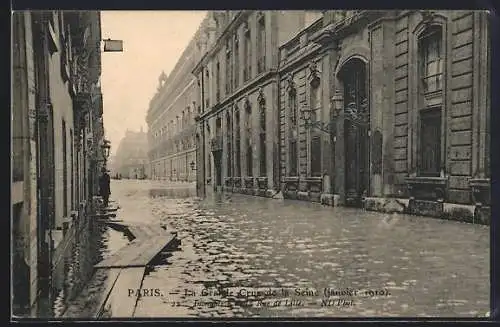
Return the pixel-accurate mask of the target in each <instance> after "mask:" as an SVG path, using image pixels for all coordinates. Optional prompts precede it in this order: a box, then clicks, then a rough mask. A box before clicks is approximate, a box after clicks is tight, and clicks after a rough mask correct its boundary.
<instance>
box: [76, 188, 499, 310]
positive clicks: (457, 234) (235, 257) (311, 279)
mask: <svg viewBox="0 0 500 327" xmlns="http://www.w3.org/2000/svg"><path fill="white" fill-rule="evenodd" d="M194 193H195V190H194V186H193V185H192V184H181V183H177V184H175V183H172V184H169V185H168V186H166V185H165V184H162V183H158V182H151V181H137V180H120V181H116V180H114V181H112V198H113V200H115V201H116V202H117V203H118V205H119V206H120V207H121V208H120V210H119V212H118V216H117V219H121V220H123V221H125V222H130V223H135V224H137V223H148V224H158V223H160V224H164V225H166V226H167V230H168V229H171V230H176V231H177V232H178V236H179V238H180V239H181V242H182V243H181V245H180V247H179V248H178V249H177V250H176V251H174V252H173V253H171V254H170V255H165V256H164V257H163V259H162V258H160V259H159V260H158V262H157V266H155V267H154V269H153V270H152V271H151V272H149V274H147V275H146V276H145V278H144V281H143V283H142V287H141V288H142V289H152V290H154V289H159V290H160V292H161V295H159V296H149V295H148V294H146V296H142V297H141V298H140V299H139V300H138V301H137V307H136V309H135V313H134V316H135V317H180V316H184V317H221V316H222V317H224V316H229V317H231V316H233V317H249V316H264V317H266V316H267V317H272V316H280V317H283V316H289V317H292V316H302V317H320V316H330V317H336V316H469V317H470V316H474V315H477V314H481V313H483V314H484V313H485V312H487V311H488V310H489V308H488V307H489V288H490V287H489V251H488V248H489V229H488V228H487V227H486V226H481V225H472V224H463V223H457V222H453V221H446V220H438V219H432V218H424V217H419V216H403V215H384V214H380V213H372V212H364V211H361V210H359V209H348V208H340V207H338V208H331V207H323V206H321V205H318V204H314V203H308V202H296V201H285V202H283V201H282V200H281V201H280V200H271V199H267V198H259V197H249V196H243V195H236V194H232V195H230V196H227V195H223V196H222V197H219V198H215V199H207V200H205V201H203V202H199V201H198V200H197V199H195V197H194ZM115 233H116V232H115ZM120 239H123V238H117V237H115V240H114V241H112V242H115V243H116V244H117V243H120V242H121V246H123V245H124V244H126V242H123V241H120ZM110 241H111V239H110ZM116 244H115V245H113V244H109V245H107V246H108V247H110V246H111V247H112V246H115V247H119V246H120V245H119V244H118V245H116ZM464 258H467V260H466V262H467V263H466V264H464ZM327 287H329V288H331V289H332V290H335V289H337V290H348V289H356V290H360V291H361V290H368V289H370V290H381V291H382V295H376V296H373V294H371V295H370V296H368V295H367V296H364V295H363V296H352V297H350V298H349V296H347V297H344V299H345V300H346V302H345V305H340V306H338V305H326V304H325V303H326V302H325V303H323V305H322V302H321V300H322V298H324V289H325V288H327ZM242 288H243V289H246V290H247V293H248V292H254V291H255V290H257V288H262V289H268V288H271V289H281V288H287V289H290V290H291V295H290V296H289V297H288V299H287V301H288V304H293V305H290V306H287V305H284V303H285V302H283V304H282V305H280V306H277V307H262V306H263V305H265V301H264V302H259V300H266V297H265V296H261V295H260V294H247V295H246V297H247V298H246V299H245V300H246V301H248V300H252V301H253V302H252V303H254V304H253V305H248V304H246V303H245V302H244V301H243V300H242V296H241V295H242V294H241V293H240V294H232V295H230V294H224V293H222V294H215V295H214V294H208V295H206V294H205V296H203V297H200V296H193V292H194V293H195V294H197V295H200V294H201V291H202V290H203V289H234V290H241V289H242ZM295 289H300V290H301V291H305V293H307V292H308V291H312V290H319V291H320V293H321V294H319V295H316V294H313V293H310V294H306V296H299V297H294V296H293V294H294V290H295ZM384 292H388V294H383V293H384ZM151 293H153V292H151ZM334 298H335V297H332V299H334ZM294 300H295V301H299V300H300V301H301V302H300V301H299V302H292V301H294ZM81 301H83V302H85V301H88V299H85V298H83V299H81ZM283 301H285V299H283ZM349 301H352V302H349ZM331 302H332V303H333V301H331ZM213 303H217V304H216V305H213ZM259 303H260V304H259ZM335 303H337V302H335ZM79 305H80V306H81V305H83V303H78V302H76V303H73V304H72V305H70V308H69V310H68V312H71V311H73V312H74V313H75V314H78V312H79V311H78V310H75V308H77V307H78V306H79ZM71 306H73V308H72V307H71ZM112 307H113V306H112V305H111V306H110V308H112ZM107 310H108V311H107V312H104V313H103V315H102V316H103V317H114V315H113V312H112V309H109V308H108V309H107ZM80 314H82V313H81V312H80ZM84 316H85V315H84ZM86 316H88V315H86Z"/></svg>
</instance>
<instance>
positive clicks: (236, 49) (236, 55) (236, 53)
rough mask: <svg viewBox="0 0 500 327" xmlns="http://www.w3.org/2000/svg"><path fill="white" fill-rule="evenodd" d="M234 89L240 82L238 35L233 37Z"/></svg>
mask: <svg viewBox="0 0 500 327" xmlns="http://www.w3.org/2000/svg"><path fill="white" fill-rule="evenodd" d="M234 67H235V70H234V88H235V89H236V88H237V87H238V85H239V82H240V74H239V72H240V44H239V40H238V35H235V36H234Z"/></svg>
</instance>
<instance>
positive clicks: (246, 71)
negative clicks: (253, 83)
mask: <svg viewBox="0 0 500 327" xmlns="http://www.w3.org/2000/svg"><path fill="white" fill-rule="evenodd" d="M244 35H245V49H244V56H245V57H244V64H243V65H244V67H243V79H244V81H245V82H246V81H248V80H249V79H250V75H251V69H252V66H251V65H252V63H251V62H252V60H251V58H252V44H251V38H250V29H249V27H248V23H247V24H246V25H245V31H244Z"/></svg>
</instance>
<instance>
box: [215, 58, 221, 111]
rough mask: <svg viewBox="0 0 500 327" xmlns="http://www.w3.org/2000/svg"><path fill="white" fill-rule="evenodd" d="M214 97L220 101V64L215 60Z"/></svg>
mask: <svg viewBox="0 0 500 327" xmlns="http://www.w3.org/2000/svg"><path fill="white" fill-rule="evenodd" d="M215 90H216V91H215V98H216V101H217V102H219V101H220V64H219V62H217V63H216V64H215Z"/></svg>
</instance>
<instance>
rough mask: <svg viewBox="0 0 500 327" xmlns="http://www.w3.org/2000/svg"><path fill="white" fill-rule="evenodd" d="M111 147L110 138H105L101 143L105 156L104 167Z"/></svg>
mask: <svg viewBox="0 0 500 327" xmlns="http://www.w3.org/2000/svg"><path fill="white" fill-rule="evenodd" d="M110 149H111V142H110V141H109V140H106V139H104V140H103V141H102V144H101V150H102V155H103V157H104V167H106V163H107V161H108V158H109V153H110Z"/></svg>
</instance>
